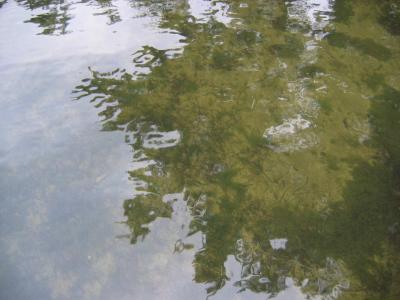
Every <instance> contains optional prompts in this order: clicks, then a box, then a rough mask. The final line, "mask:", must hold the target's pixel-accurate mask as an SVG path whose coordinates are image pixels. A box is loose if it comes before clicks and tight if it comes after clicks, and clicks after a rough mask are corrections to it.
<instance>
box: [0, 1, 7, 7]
mask: <svg viewBox="0 0 400 300" xmlns="http://www.w3.org/2000/svg"><path fill="white" fill-rule="evenodd" d="M6 3H7V0H1V1H0V8H2V7H3V5H4V4H6Z"/></svg>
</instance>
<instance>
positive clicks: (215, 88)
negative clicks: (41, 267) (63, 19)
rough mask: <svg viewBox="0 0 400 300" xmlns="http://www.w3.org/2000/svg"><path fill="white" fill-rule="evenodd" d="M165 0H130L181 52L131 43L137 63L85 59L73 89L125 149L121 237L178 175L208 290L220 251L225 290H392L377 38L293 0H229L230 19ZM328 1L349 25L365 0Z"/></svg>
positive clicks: (386, 122) (138, 226)
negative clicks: (322, 18)
mask: <svg viewBox="0 0 400 300" xmlns="http://www.w3.org/2000/svg"><path fill="white" fill-rule="evenodd" d="M167 2H168V1H167ZM167 2H165V3H164V2H158V1H140V2H139V4H138V5H142V6H146V7H149V9H150V10H151V11H156V12H157V13H158V14H159V15H160V16H161V21H160V27H161V28H167V29H170V30H174V31H176V32H178V33H179V34H180V35H181V36H182V37H183V38H184V40H185V42H186V43H187V44H186V46H185V47H184V49H183V53H181V54H179V52H177V51H176V49H162V50H160V49H155V48H153V47H150V46H145V47H143V49H142V50H140V51H138V52H137V53H135V54H134V64H135V66H136V72H134V73H128V72H126V71H125V70H118V69H117V70H115V71H114V72H110V73H99V72H96V71H92V76H91V77H90V78H87V79H84V80H83V82H84V83H83V84H82V85H80V86H78V87H77V89H76V92H78V93H79V96H78V98H82V97H90V98H91V101H93V102H94V103H95V105H96V107H100V108H101V113H100V115H101V116H102V117H103V128H104V130H125V132H126V135H127V142H128V143H129V144H130V145H131V146H132V148H133V150H134V162H135V163H138V165H139V167H137V168H135V169H134V170H132V171H131V172H130V175H131V177H132V179H133V180H134V181H135V182H136V183H137V185H138V189H137V190H138V191H140V192H141V194H140V195H139V196H137V197H136V198H135V199H128V200H126V201H125V202H124V211H125V216H126V218H127V220H126V224H127V225H128V227H129V228H130V231H131V235H130V240H131V242H132V243H136V242H137V241H138V239H139V238H140V239H143V238H144V237H145V236H146V235H147V234H149V232H150V229H149V227H148V225H149V224H150V223H151V222H153V221H154V220H156V219H157V218H169V217H171V213H172V205H171V203H170V202H169V201H166V200H165V199H164V198H163V196H164V195H166V194H170V193H174V192H177V191H185V201H186V204H187V207H188V209H189V210H190V213H191V216H192V221H191V224H190V234H194V233H196V232H201V233H202V234H203V235H204V236H205V240H204V244H203V247H202V248H201V249H200V250H199V251H198V252H197V253H196V255H195V257H194V262H193V265H194V268H195V277H194V280H195V281H196V282H198V283H207V284H208V290H207V291H208V293H209V295H212V294H214V293H216V292H217V291H218V290H220V289H221V288H223V286H224V285H225V284H226V282H227V281H228V280H229V277H228V275H227V272H226V269H225V262H226V260H227V257H228V256H229V255H234V257H235V259H236V261H237V262H238V263H240V264H241V266H242V273H241V280H239V281H238V282H236V283H235V285H236V286H237V287H238V290H239V291H242V290H245V289H249V290H251V291H254V292H264V293H269V294H271V295H275V294H277V293H279V292H280V291H281V290H283V289H285V288H286V286H287V281H288V280H294V281H295V283H296V284H297V285H302V289H303V291H304V292H305V293H307V294H309V295H317V294H318V295H322V296H324V297H325V298H326V299H332V298H337V297H341V298H342V299H366V298H368V299H397V298H398V295H399V288H398V287H399V284H398V282H399V281H398V280H399V278H400V277H399V274H400V272H399V265H400V263H399V256H398V255H397V254H396V253H397V251H398V247H399V230H400V229H399V224H398V223H396V220H397V222H398V220H399V196H398V195H399V188H400V186H399V179H400V178H399V171H398V168H399V165H400V163H399V161H400V150H399V147H400V146H399V145H400V144H399V142H398V139H397V137H396V135H397V133H398V132H399V129H400V128H399V126H398V125H399V124H398V122H397V120H398V119H399V117H400V116H399V111H398V105H399V99H400V97H399V87H397V86H394V85H395V84H394V83H393V80H391V81H390V82H391V83H390V84H389V83H386V81H387V79H386V78H387V77H390V76H392V75H390V74H391V72H392V70H393V63H394V60H395V59H394V58H393V57H392V56H391V52H390V50H389V49H387V48H386V47H384V46H382V45H380V44H379V43H376V42H371V39H364V38H363V39H358V38H357V37H351V38H350V37H348V36H347V35H345V34H344V33H340V28H339V29H338V30H337V32H336V33H331V35H329V34H328V35H327V33H329V30H330V26H331V25H330V23H329V22H327V23H326V24H325V23H323V26H319V25H318V24H313V23H310V21H304V20H302V19H301V18H302V17H304V15H303V14H302V11H301V8H302V7H301V5H302V2H301V1H293V3H289V4H288V5H289V6H288V7H287V6H285V5H284V4H283V3H281V2H278V1H271V2H267V3H265V2H264V1H248V2H243V1H242V2H241V3H238V2H235V1H231V2H230V1H227V2H226V3H227V4H229V5H230V15H231V16H232V22H231V24H230V25H229V26H228V25H227V24H224V23H222V22H220V21H218V20H217V19H216V18H213V17H211V18H210V19H208V21H206V22H196V20H195V18H194V17H193V16H191V15H190V14H189V10H188V9H187V3H186V2H184V1H178V2H174V3H175V4H177V7H179V8H182V7H183V9H170V6H169V5H170V4H171V3H172V2H168V3H167ZM341 3H343V2H342V1H338V2H337V5H336V6H334V9H335V11H334V13H335V14H336V15H337V16H338V22H339V23H341V24H342V25H341V26H348V27H344V29H343V28H342V30H347V32H350V34H353V35H356V32H357V31H356V30H355V29H354V32H352V30H353V28H352V27H351V25H350V24H349V22H348V20H349V18H352V16H353V15H354V16H357V14H361V15H362V13H363V10H365V9H369V10H370V9H371V7H369V6H368V5H373V4H370V3H364V4H363V5H360V6H359V7H357V8H356V7H353V9H352V10H351V14H346V13H345V12H344V11H343V10H345V9H348V6H347V5H344V4H341ZM291 5H292V6H291ZM296 5H300V6H299V7H297V6H296ZM296 14H298V15H296ZM285 24H286V25H285ZM310 28H311V29H310ZM314 36H315V38H314ZM338 37H345V42H346V44H345V45H342V44H340V43H339V45H337V44H335V43H334V41H335V39H337V38H338ZM316 43H318V44H316ZM316 47H317V48H320V49H321V50H320V52H319V54H318V55H317V54H316V52H315V51H314V49H315V48H316ZM349 48H352V49H353V51H348V49H349ZM379 49H385V51H388V52H387V54H388V55H385V53H383V54H382V53H381V51H379ZM377 51H378V52H379V54H377V53H378V52H377ZM382 55H383V56H382ZM338 65H339V66H343V67H342V68H338ZM346 68H349V70H351V71H348V70H347V69H346ZM376 72H379V73H376ZM326 90H327V91H328V92H326ZM365 93H369V99H370V101H371V105H370V106H369V105H366V104H365V103H366V100H365V99H363V97H362V96H365V95H364V94H365ZM296 118H297V119H296ZM303 118H304V119H303ZM293 120H301V121H302V122H303V123H293V122H295V121H293ZM290 122H292V123H290ZM307 122H308V123H307ZM277 124H281V125H279V126H278V125H277ZM293 124H294V125H293ZM299 124H300V125H299ZM301 124H306V125H308V124H311V125H308V126H303V127H301ZM371 126H372V129H371ZM266 128H271V130H270V131H269V134H268V135H265V132H266V130H265V129H266ZM282 128H289V129H287V130H289V133H290V134H287V133H285V132H286V131H284V130H283V131H282ZM299 128H300V129H299ZM279 130H281V132H279ZM291 130H292V131H293V132H291ZM274 132H278V137H275V136H273V137H272V138H271V137H270V135H273V134H274ZM282 132H283V133H282ZM292 133H293V134H292ZM279 134H280V135H281V136H279ZM263 135H264V137H263ZM388 228H389V229H388ZM282 238H284V239H286V240H287V245H286V244H285V246H282V247H278V248H277V247H274V246H273V244H274V241H276V240H277V239H282Z"/></svg>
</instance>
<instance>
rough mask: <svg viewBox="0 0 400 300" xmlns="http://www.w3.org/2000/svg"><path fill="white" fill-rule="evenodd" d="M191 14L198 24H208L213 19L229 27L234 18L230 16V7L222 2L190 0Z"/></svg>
mask: <svg viewBox="0 0 400 300" xmlns="http://www.w3.org/2000/svg"><path fill="white" fill-rule="evenodd" d="M188 2H189V5H190V13H191V14H192V16H194V17H195V18H196V21H197V22H198V23H201V22H208V21H209V20H210V19H211V18H214V19H215V20H216V21H218V22H220V23H223V24H225V25H228V24H229V23H230V22H231V20H232V18H231V17H230V16H229V5H228V4H227V3H222V2H214V1H205V0H200V1H199V0H189V1H188Z"/></svg>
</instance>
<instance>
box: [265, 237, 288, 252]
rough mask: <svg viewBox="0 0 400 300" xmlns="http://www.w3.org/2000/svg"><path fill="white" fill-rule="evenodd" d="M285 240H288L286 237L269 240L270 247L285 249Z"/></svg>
mask: <svg viewBox="0 0 400 300" xmlns="http://www.w3.org/2000/svg"><path fill="white" fill-rule="evenodd" d="M287 242H288V240H287V239H272V240H269V244H270V245H271V247H272V249H274V250H285V249H286V244H287Z"/></svg>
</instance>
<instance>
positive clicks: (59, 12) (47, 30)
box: [17, 0, 71, 35]
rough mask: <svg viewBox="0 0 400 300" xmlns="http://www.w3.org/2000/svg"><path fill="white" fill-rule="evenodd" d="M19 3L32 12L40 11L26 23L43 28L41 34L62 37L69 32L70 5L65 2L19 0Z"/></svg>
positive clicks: (59, 0)
mask: <svg viewBox="0 0 400 300" xmlns="http://www.w3.org/2000/svg"><path fill="white" fill-rule="evenodd" d="M17 2H18V3H19V4H20V5H23V6H24V7H26V8H28V9H30V10H32V11H35V12H36V11H40V13H37V14H35V15H34V16H33V17H31V18H30V19H29V20H27V21H25V22H26V23H34V24H37V25H38V26H39V27H40V28H42V32H41V34H49V35H62V34H66V33H67V32H68V31H67V26H68V24H69V21H70V20H71V15H70V14H69V8H70V5H69V4H68V3H64V0H42V1H32V0H17ZM43 11H45V12H43Z"/></svg>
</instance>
